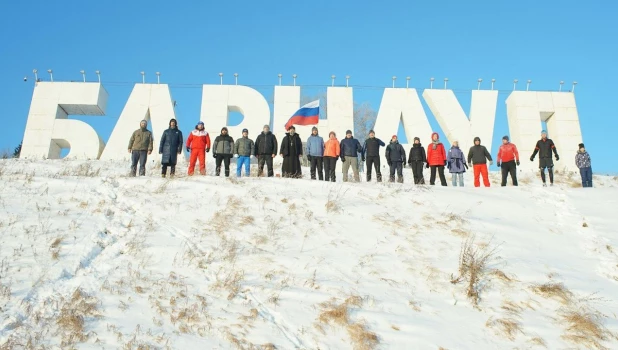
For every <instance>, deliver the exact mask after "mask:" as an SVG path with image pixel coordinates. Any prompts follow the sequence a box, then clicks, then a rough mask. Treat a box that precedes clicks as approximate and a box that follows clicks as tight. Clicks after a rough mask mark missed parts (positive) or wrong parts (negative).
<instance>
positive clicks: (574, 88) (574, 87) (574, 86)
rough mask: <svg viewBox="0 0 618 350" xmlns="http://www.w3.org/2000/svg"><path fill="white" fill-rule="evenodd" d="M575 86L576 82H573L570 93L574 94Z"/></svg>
mask: <svg viewBox="0 0 618 350" xmlns="http://www.w3.org/2000/svg"><path fill="white" fill-rule="evenodd" d="M575 85H577V82H576V81H574V82H573V89H572V90H571V92H575Z"/></svg>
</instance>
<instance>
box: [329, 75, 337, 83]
mask: <svg viewBox="0 0 618 350" xmlns="http://www.w3.org/2000/svg"><path fill="white" fill-rule="evenodd" d="M335 78H336V77H335V75H334V74H333V75H331V76H330V86H335Z"/></svg>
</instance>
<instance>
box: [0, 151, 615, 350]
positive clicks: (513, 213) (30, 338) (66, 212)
mask: <svg viewBox="0 0 618 350" xmlns="http://www.w3.org/2000/svg"><path fill="white" fill-rule="evenodd" d="M210 165H212V164H210ZM150 166H151V167H152V168H151V169H149V172H148V176H147V177H142V178H129V177H127V176H126V175H127V170H128V169H127V167H126V164H118V163H107V162H77V161H38V162H32V161H19V160H7V161H0V259H1V261H0V310H1V313H0V314H1V315H2V316H1V318H0V348H1V349H21V348H29V349H35V348H36V349H59V348H69V347H76V348H79V349H117V348H125V349H136V348H140V349H146V348H153V349H158V348H163V349H164V348H169V349H230V348H240V349H440V348H442V349H506V348H508V349H512V348H518V349H533V348H549V349H564V348H603V347H605V348H618V338H617V337H616V335H617V334H618V321H617V314H618V300H617V298H618V230H617V229H616V227H618V225H617V224H618V218H617V215H616V213H617V211H616V205H617V203H618V199H617V198H618V179H617V178H615V177H614V178H612V177H595V187H596V188H594V189H581V188H577V187H575V186H577V185H578V176H574V175H572V174H559V175H557V180H556V181H557V186H555V187H551V188H543V187H541V186H540V181H539V180H538V179H537V177H536V176H534V175H532V174H527V175H521V181H520V187H519V188H514V187H506V188H500V187H499V186H495V185H496V184H497V180H498V174H497V173H495V174H494V173H492V174H491V176H492V177H493V183H492V185H493V186H494V187H492V188H489V189H487V188H473V187H472V186H471V184H472V181H471V177H470V175H471V174H467V175H466V176H467V177H466V181H467V186H468V187H464V188H453V187H450V186H449V187H447V188H442V187H439V186H437V187H429V186H414V185H412V184H410V178H411V173H410V170H409V169H406V172H405V175H406V182H407V183H405V184H403V185H399V184H388V183H384V184H376V183H371V184H368V183H359V184H351V183H350V184H343V183H324V182H318V181H309V180H306V179H304V180H288V179H281V178H271V179H266V178H259V179H258V178H242V179H236V178H235V177H232V178H230V179H225V178H215V177H213V176H206V177H202V176H196V177H191V178H189V177H185V176H184V175H182V176H179V177H177V178H175V179H173V180H168V179H161V178H160V176H159V175H158V172H159V170H158V169H157V165H156V164H151V165H150ZM179 168H180V169H182V170H179V172H181V173H184V172H185V171H184V170H185V165H184V164H183V165H179ZM493 169H495V167H494V168H493ZM493 169H492V170H493ZM209 170H210V171H211V172H212V169H209ZM306 173H308V171H306V170H305V174H306ZM338 178H339V181H340V178H341V175H340V174H338ZM449 185H450V181H449ZM466 242H467V245H466ZM466 246H467V247H468V248H469V249H467V250H466V249H464V252H465V253H467V254H463V256H464V259H463V262H461V260H462V259H460V256H461V255H462V254H461V251H462V247H466ZM484 258H485V259H484Z"/></svg>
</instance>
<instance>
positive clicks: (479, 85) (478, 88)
mask: <svg viewBox="0 0 618 350" xmlns="http://www.w3.org/2000/svg"><path fill="white" fill-rule="evenodd" d="M478 82H479V84H478V86H477V87H476V89H477V90H480V89H481V83H482V82H483V79H481V78H479V80H478Z"/></svg>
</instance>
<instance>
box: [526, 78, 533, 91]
mask: <svg viewBox="0 0 618 350" xmlns="http://www.w3.org/2000/svg"><path fill="white" fill-rule="evenodd" d="M530 83H532V80H530V79H528V81H527V82H526V91H530Z"/></svg>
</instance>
